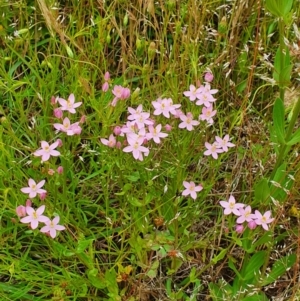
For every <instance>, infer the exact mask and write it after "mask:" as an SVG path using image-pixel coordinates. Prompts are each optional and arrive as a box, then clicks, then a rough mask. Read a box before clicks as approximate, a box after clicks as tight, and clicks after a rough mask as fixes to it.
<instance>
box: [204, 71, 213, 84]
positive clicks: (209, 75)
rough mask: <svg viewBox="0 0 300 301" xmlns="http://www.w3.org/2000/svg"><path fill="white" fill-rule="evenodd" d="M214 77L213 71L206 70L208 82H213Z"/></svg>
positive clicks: (205, 77)
mask: <svg viewBox="0 0 300 301" xmlns="http://www.w3.org/2000/svg"><path fill="white" fill-rule="evenodd" d="M213 79H214V75H213V74H212V73H211V72H206V73H205V74H204V80H205V81H206V82H207V83H211V82H212V81H213Z"/></svg>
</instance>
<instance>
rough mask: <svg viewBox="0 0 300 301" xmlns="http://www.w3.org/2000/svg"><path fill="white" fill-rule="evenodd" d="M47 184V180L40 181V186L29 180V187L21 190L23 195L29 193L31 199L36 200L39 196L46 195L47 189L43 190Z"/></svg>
mask: <svg viewBox="0 0 300 301" xmlns="http://www.w3.org/2000/svg"><path fill="white" fill-rule="evenodd" d="M44 184H45V180H42V181H40V182H39V183H38V184H36V183H35V181H34V180H33V179H29V180H28V186H29V187H24V188H21V191H22V192H23V193H28V194H29V197H30V198H31V199H32V198H35V197H36V195H37V194H41V193H46V192H47V191H46V190H45V189H41V188H42V187H43V186H44Z"/></svg>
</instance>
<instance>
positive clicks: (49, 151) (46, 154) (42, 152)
mask: <svg viewBox="0 0 300 301" xmlns="http://www.w3.org/2000/svg"><path fill="white" fill-rule="evenodd" d="M58 144H59V141H56V142H54V143H52V144H51V145H49V143H48V142H47V141H41V147H42V148H41V149H38V150H37V151H35V152H34V153H33V154H34V155H35V156H36V157H40V156H42V162H45V161H48V160H49V159H50V156H53V157H57V156H59V155H60V152H59V151H57V150H55V148H57V146H58Z"/></svg>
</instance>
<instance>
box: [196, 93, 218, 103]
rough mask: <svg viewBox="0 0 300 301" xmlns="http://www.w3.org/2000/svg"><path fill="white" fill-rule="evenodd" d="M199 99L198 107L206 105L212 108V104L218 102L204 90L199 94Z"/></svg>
mask: <svg viewBox="0 0 300 301" xmlns="http://www.w3.org/2000/svg"><path fill="white" fill-rule="evenodd" d="M197 98H198V100H197V102H196V105H197V106H201V105H205V106H206V107H210V106H211V104H212V103H213V102H215V101H216V99H215V98H214V97H213V96H212V95H211V94H210V93H209V92H205V91H204V90H202V92H201V93H199V94H197Z"/></svg>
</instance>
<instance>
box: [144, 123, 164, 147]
mask: <svg viewBox="0 0 300 301" xmlns="http://www.w3.org/2000/svg"><path fill="white" fill-rule="evenodd" d="M161 127H162V125H161V124H158V125H157V126H156V127H154V126H152V125H149V127H148V130H149V133H147V134H146V138H147V139H148V140H151V139H153V141H154V142H155V143H160V138H165V137H167V136H168V134H166V133H162V132H161Z"/></svg>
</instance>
